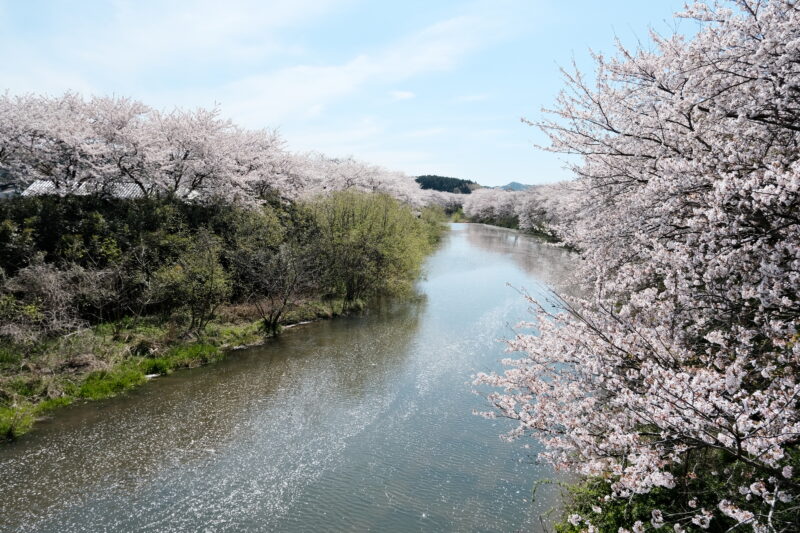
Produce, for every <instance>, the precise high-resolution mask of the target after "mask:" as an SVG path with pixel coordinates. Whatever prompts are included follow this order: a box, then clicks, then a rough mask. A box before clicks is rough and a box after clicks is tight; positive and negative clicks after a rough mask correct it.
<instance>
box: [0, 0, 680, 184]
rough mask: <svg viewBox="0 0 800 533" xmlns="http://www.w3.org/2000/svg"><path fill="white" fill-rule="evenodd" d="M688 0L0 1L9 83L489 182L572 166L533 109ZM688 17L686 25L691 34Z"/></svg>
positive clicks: (540, 179)
mask: <svg viewBox="0 0 800 533" xmlns="http://www.w3.org/2000/svg"><path fill="white" fill-rule="evenodd" d="M682 6H683V0H680V1H678V0H647V1H643V0H603V1H601V0H569V1H565V0H561V1H559V0H527V1H522V0H493V1H450V0H428V1H421V0H405V1H403V2H389V1H384V0H380V1H379V0H369V1H367V0H292V1H283V0H280V1H270V0H267V1H246V0H242V1H232V0H229V1H221V0H215V1H194V2H179V1H161V2H155V1H152V2H151V1H130V2H128V1H105V2H100V1H82V2H74V1H73V2H67V1H62V2H59V1H56V0H51V1H44V0H24V1H23V0H18V1H11V0H9V1H2V0H0V84H2V88H3V89H7V90H9V91H11V92H12V93H22V92H39V93H49V94H59V93H61V92H63V91H65V90H74V91H78V92H81V93H83V94H116V95H119V96H131V97H134V98H137V99H139V100H142V101H143V102H145V103H147V104H149V105H152V106H154V107H157V108H164V109H170V108H173V107H175V106H181V107H194V106H206V107H208V106H213V105H215V104H216V105H218V106H219V107H220V108H221V110H222V113H223V115H225V116H228V117H230V118H232V119H233V120H234V121H236V122H237V123H239V124H241V125H243V126H247V127H251V128H262V127H269V128H278V129H279V130H280V131H281V133H282V134H283V136H284V137H285V138H286V140H287V142H288V146H289V148H290V149H293V150H298V151H305V150H312V149H313V150H318V151H322V152H324V153H327V154H329V155H333V156H348V155H352V156H355V157H357V158H359V159H364V160H367V161H370V162H373V163H377V164H381V165H384V166H386V167H389V168H392V169H397V170H403V171H405V172H408V173H410V174H415V175H416V174H428V173H430V174H441V175H448V176H457V177H462V178H467V179H473V180H476V181H478V182H480V183H482V184H485V185H499V184H503V183H507V182H509V181H520V182H524V183H545V182H550V181H555V180H559V179H565V178H568V177H569V174H568V173H567V171H565V170H563V169H562V162H561V157H560V156H558V155H556V154H550V153H547V152H543V151H541V150H538V149H536V148H535V147H534V144H535V143H542V142H544V138H543V136H542V135H541V133H539V132H538V131H536V130H535V129H533V128H531V127H529V126H525V125H523V124H521V123H520V117H522V116H525V117H527V118H531V119H536V118H538V117H540V116H541V113H540V109H541V107H543V106H548V105H550V104H551V103H552V102H553V100H554V98H555V96H556V94H557V92H558V90H559V89H560V87H561V86H562V82H561V78H560V74H559V71H558V68H559V66H560V65H568V64H569V63H570V62H571V61H572V59H573V57H574V58H575V60H576V61H577V63H578V65H579V66H580V67H581V68H582V69H584V70H591V69H592V63H591V59H590V54H589V49H593V50H596V51H601V52H606V53H608V52H611V51H612V50H613V39H614V37H615V36H617V37H619V38H620V39H621V40H622V41H623V42H625V43H626V44H634V43H635V42H636V40H637V39H642V40H645V41H646V39H647V34H648V28H651V27H652V28H654V29H656V30H658V31H661V32H669V31H671V30H672V29H673V28H675V27H676V26H675V22H674V20H673V18H672V13H674V12H675V11H678V10H680V9H681V8H682ZM687 26H688V23H687V22H683V23H680V24H679V25H678V26H677V28H678V29H679V30H681V31H685V30H686V28H687Z"/></svg>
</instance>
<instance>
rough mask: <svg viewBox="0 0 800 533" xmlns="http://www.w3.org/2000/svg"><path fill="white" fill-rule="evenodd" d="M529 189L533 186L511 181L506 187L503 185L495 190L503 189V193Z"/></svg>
mask: <svg viewBox="0 0 800 533" xmlns="http://www.w3.org/2000/svg"><path fill="white" fill-rule="evenodd" d="M531 187H533V185H525V184H524V183H519V182H516V181H512V182H511V183H509V184H507V185H503V186H501V187H497V188H498V189H503V190H504V191H524V190H525V189H530V188H531Z"/></svg>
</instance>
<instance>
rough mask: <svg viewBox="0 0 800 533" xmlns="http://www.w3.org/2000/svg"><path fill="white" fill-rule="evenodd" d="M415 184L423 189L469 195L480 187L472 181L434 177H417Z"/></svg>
mask: <svg viewBox="0 0 800 533" xmlns="http://www.w3.org/2000/svg"><path fill="white" fill-rule="evenodd" d="M416 182H417V183H419V186H420V187H421V188H423V189H433V190H435V191H442V192H454V193H456V194H469V193H471V192H472V191H473V190H475V189H477V188H479V187H480V185H478V184H477V183H475V182H474V181H469V180H462V179H458V178H447V177H445V176H435V175H427V176H419V177H418V178H417V179H416Z"/></svg>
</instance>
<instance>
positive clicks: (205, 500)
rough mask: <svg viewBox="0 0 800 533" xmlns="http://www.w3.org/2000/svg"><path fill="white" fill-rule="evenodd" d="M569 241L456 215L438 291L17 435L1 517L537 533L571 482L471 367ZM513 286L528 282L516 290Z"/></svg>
mask: <svg viewBox="0 0 800 533" xmlns="http://www.w3.org/2000/svg"><path fill="white" fill-rule="evenodd" d="M571 263H572V259H571V257H570V256H569V254H568V253H566V252H564V251H562V250H560V249H557V248H554V247H551V246H546V245H542V244H540V243H539V242H538V241H536V240H535V239H532V238H530V237H527V236H523V235H520V234H518V233H517V232H514V231H511V230H505V229H500V228H493V227H489V226H482V225H472V224H453V225H452V228H451V231H450V232H449V234H448V235H447V236H446V238H445V241H444V243H443V245H442V246H441V248H440V249H439V250H438V251H437V252H436V253H435V254H434V255H433V256H431V257H430V258H429V260H428V261H427V263H426V270H425V277H424V279H423V280H421V281H420V282H419V284H418V290H419V292H420V294H421V297H420V298H418V299H415V300H414V301H410V302H404V303H393V304H384V305H380V306H376V307H374V308H371V309H370V311H369V312H368V313H366V314H365V316H362V317H350V318H341V319H336V320H331V321H322V322H316V323H313V324H308V325H304V326H299V327H296V328H292V329H289V330H287V331H285V332H284V334H282V335H281V336H280V337H279V338H276V339H273V340H270V341H269V342H267V343H266V344H265V345H263V346H258V347H254V348H248V349H244V350H239V351H236V352H234V353H232V354H231V355H230V356H229V357H228V358H227V359H226V360H224V361H223V362H221V363H218V364H215V365H211V366H208V367H204V368H199V369H194V370H187V371H179V372H176V373H174V374H172V375H170V376H167V377H163V378H158V379H155V380H153V381H151V382H150V383H148V384H147V385H145V386H144V387H141V388H139V389H136V390H134V391H132V392H130V393H127V394H124V395H122V396H119V397H117V398H112V399H110V400H104V401H99V402H89V403H84V404H80V405H73V406H70V407H67V408H65V409H63V410H60V411H58V412H57V413H56V415H55V416H54V417H53V418H52V419H50V420H46V421H43V422H41V423H40V424H38V425H37V426H36V428H35V429H34V431H33V432H32V433H30V434H28V435H25V436H24V437H23V438H21V439H20V440H19V441H17V442H15V443H12V444H10V445H7V446H3V447H0V531H24V532H27V531H31V532H33V531H35V532H59V533H66V532H73V531H124V532H129V531H315V532H316V531H517V530H525V531H537V530H538V529H539V526H538V524H539V516H540V515H541V514H542V513H544V512H545V511H547V510H548V509H549V508H551V507H552V506H553V505H554V504H555V503H556V502H557V498H556V494H557V490H556V489H555V488H554V487H553V486H547V485H545V486H542V487H541V488H539V489H538V491H537V493H536V495H535V496H536V497H535V498H532V488H533V487H534V484H535V482H536V481H537V480H541V479H549V478H552V477H553V476H554V474H553V472H552V471H550V470H549V469H548V468H546V467H545V466H543V465H540V464H537V463H536V461H535V454H536V447H535V446H534V445H533V441H532V440H530V439H527V440H530V442H529V444H531V447H530V448H525V447H524V444H525V443H524V442H520V441H518V442H514V443H507V442H504V441H501V440H500V439H499V438H498V435H499V434H501V433H503V432H504V431H506V430H507V429H509V427H510V422H509V421H506V420H492V421H489V420H485V419H483V418H480V417H477V416H475V415H473V414H472V411H473V409H481V410H485V409H486V402H485V400H484V399H483V398H482V397H481V396H478V395H476V394H474V393H473V392H472V386H471V385H470V376H471V375H472V374H474V373H475V372H478V371H486V370H498V369H499V365H498V360H499V359H500V358H501V357H503V356H504V352H503V348H504V346H503V344H502V343H500V342H498V339H502V338H507V337H509V336H511V335H512V334H513V331H512V327H513V326H514V325H515V324H516V323H517V322H518V321H519V320H522V319H525V318H526V317H527V316H528V315H527V305H526V302H525V301H524V300H523V299H522V297H521V296H520V295H519V293H518V292H517V290H516V289H515V288H513V287H517V288H525V289H527V290H528V291H529V292H531V293H541V292H542V291H543V290H545V287H546V286H547V285H548V284H557V283H558V282H559V281H560V280H561V279H563V278H564V276H565V274H567V273H568V272H569V270H570V268H571ZM507 284H511V285H512V286H513V287H510V286H508V285H507Z"/></svg>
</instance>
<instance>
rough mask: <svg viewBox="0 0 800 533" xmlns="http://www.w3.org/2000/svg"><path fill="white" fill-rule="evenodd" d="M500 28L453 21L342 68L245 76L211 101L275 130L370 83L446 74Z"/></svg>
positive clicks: (479, 20)
mask: <svg viewBox="0 0 800 533" xmlns="http://www.w3.org/2000/svg"><path fill="white" fill-rule="evenodd" d="M501 28H502V24H500V23H499V21H498V20H496V19H492V18H491V17H478V16H460V17H455V18H452V19H449V20H445V21H443V22H439V23H437V24H434V25H431V26H429V27H427V28H424V29H423V30H421V31H419V32H416V33H414V34H412V35H410V36H408V37H406V38H404V39H401V40H399V41H398V42H395V43H394V44H392V45H390V46H388V47H386V48H384V49H383V50H380V51H378V52H375V53H371V54H361V55H358V56H356V57H354V58H352V59H350V60H349V61H347V62H345V63H342V64H335V65H325V66H319V65H313V66H312V65H298V66H293V67H288V68H284V69H280V70H277V71H273V72H267V73H262V74H256V75H252V76H248V77H246V78H243V79H240V80H237V81H234V82H232V83H229V84H228V85H226V86H224V87H222V88H221V89H220V90H219V91H216V92H215V93H214V94H213V98H212V99H213V100H215V101H219V102H221V103H222V105H223V109H224V110H225V112H226V113H227V114H231V115H232V116H233V117H234V118H235V119H237V120H240V121H242V122H243V123H245V124H248V125H250V126H258V125H260V126H265V125H269V124H275V123H276V122H279V121H282V120H284V119H286V118H289V117H297V116H298V115H303V114H307V113H308V110H309V109H312V108H315V106H327V105H328V104H330V103H331V102H333V101H335V100H337V99H340V98H343V97H345V96H348V95H351V94H354V93H356V92H357V91H359V90H360V89H362V88H363V87H364V86H365V85H367V84H369V83H396V82H399V81H403V80H407V79H410V78H412V77H415V76H419V75H422V74H426V73H430V72H438V71H443V70H448V69H451V68H453V67H454V66H455V65H457V64H458V62H459V61H461V60H463V59H464V58H465V57H466V56H467V55H468V54H469V53H470V52H473V51H475V50H477V49H479V48H481V47H483V46H486V45H487V44H489V43H490V42H492V41H494V40H495V39H499V38H501V36H502V31H501ZM395 94H396V95H400V96H403V97H406V98H408V97H409V96H410V95H412V93H406V92H403V91H396V92H395ZM206 100H208V98H206Z"/></svg>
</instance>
